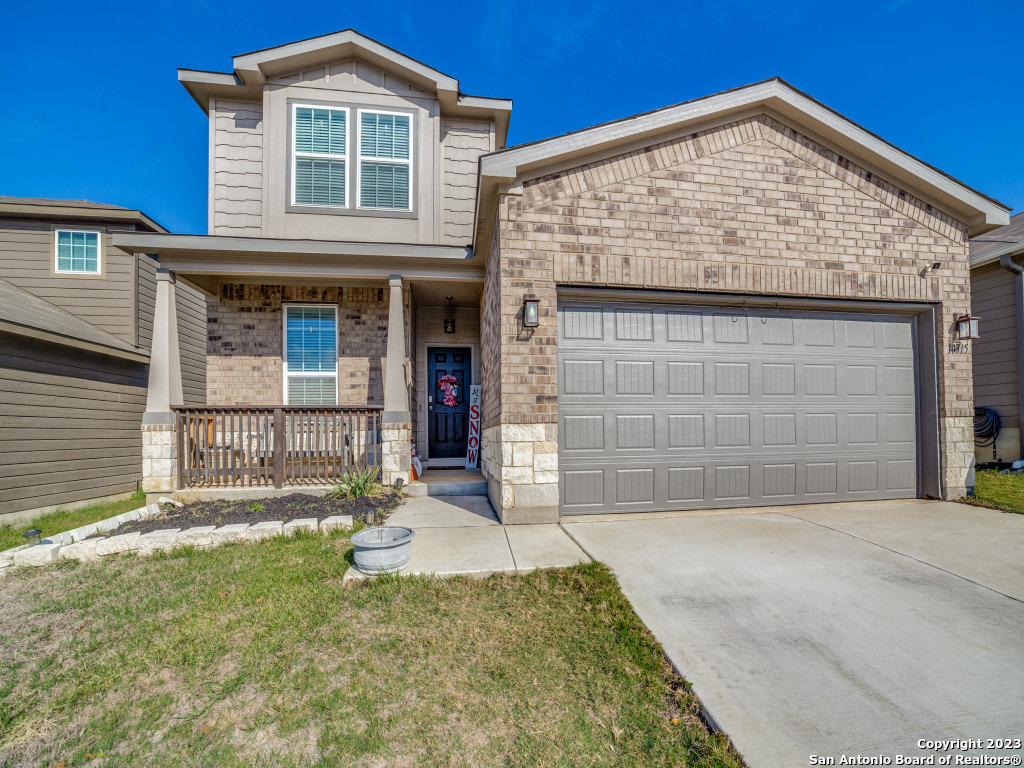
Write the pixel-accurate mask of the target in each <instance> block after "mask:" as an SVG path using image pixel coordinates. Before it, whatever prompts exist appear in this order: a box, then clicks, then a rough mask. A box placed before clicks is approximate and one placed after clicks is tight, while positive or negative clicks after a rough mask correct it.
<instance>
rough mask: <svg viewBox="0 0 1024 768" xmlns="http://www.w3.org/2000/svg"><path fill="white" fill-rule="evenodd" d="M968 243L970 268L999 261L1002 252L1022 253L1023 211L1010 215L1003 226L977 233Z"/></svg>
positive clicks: (1023, 246)
mask: <svg viewBox="0 0 1024 768" xmlns="http://www.w3.org/2000/svg"><path fill="white" fill-rule="evenodd" d="M970 245H971V268H972V269H973V268H975V267H983V266H985V265H986V264H991V263H992V262H994V261H999V257H1000V256H1002V255H1003V254H1010V255H1014V254H1017V253H1024V213H1018V214H1015V215H1014V216H1011V217H1010V223H1009V224H1007V225H1006V226H1005V227H1000V228H999V229H993V230H992V231H991V232H986V233H985V234H983V235H978V236H977V237H976V238H974V239H973V240H971V243H970Z"/></svg>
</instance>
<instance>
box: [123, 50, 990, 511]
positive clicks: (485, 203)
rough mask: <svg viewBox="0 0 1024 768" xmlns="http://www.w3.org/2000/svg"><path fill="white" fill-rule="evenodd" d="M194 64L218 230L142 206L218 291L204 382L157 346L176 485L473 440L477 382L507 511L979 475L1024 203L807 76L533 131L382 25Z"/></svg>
mask: <svg viewBox="0 0 1024 768" xmlns="http://www.w3.org/2000/svg"><path fill="white" fill-rule="evenodd" d="M179 79H180V80H181V82H182V84H183V85H184V86H185V88H186V89H187V90H188V91H189V93H190V94H191V95H192V96H193V98H194V99H195V100H196V102H197V103H198V104H199V106H200V107H201V108H202V109H203V111H204V113H206V115H207V116H208V118H209V126H210V127H209V135H210V148H209V158H210V168H209V173H210V201H209V223H210V234H209V235H207V236H192V235H170V234H162V233H125V234H121V235H117V236H116V237H115V243H117V244H118V245H119V246H120V247H122V248H124V249H126V250H132V251H137V252H146V253H155V254H158V255H159V258H160V261H161V264H162V265H163V266H164V267H165V268H166V269H167V271H168V272H167V277H168V280H167V281H166V283H165V285H168V286H169V285H170V284H171V280H172V279H176V280H178V281H179V283H181V282H184V283H187V284H189V285H192V286H194V287H196V288H198V289H200V290H202V291H204V292H205V293H206V295H207V297H208V302H209V303H208V307H209V324H210V325H209V327H210V333H209V341H208V350H207V351H208V371H209V374H208V385H207V395H206V400H207V403H206V404H207V406H208V407H207V408H205V409H177V410H175V409H174V408H173V406H175V405H176V404H177V400H176V397H175V395H174V392H173V389H174V384H173V381H174V377H175V375H176V374H175V371H176V370H177V362H176V359H175V354H174V350H173V349H171V348H167V349H164V348H161V349H160V350H157V349H156V348H154V366H153V369H152V370H153V374H154V377H153V378H152V379H151V384H150V387H151V395H152V392H153V391H158V392H159V393H164V394H162V395H161V398H162V399H161V398H153V397H151V403H152V406H153V407H151V409H150V411H151V412H150V413H147V415H146V421H147V426H146V427H145V429H146V430H147V431H146V438H145V440H146V442H147V444H148V445H150V446H151V450H153V451H156V450H159V451H161V452H163V454H162V455H165V456H167V457H169V459H170V460H166V461H160V462H159V463H153V462H151V463H149V464H148V465H147V468H146V473H147V477H146V480H145V483H146V487H147V488H148V489H149V490H150V491H153V492H158V491H168V490H172V489H174V488H176V487H178V486H180V485H188V486H193V485H207V486H210V485H213V486H216V485H218V484H235V485H238V484H241V485H269V484H275V485H285V484H288V483H290V482H310V481H316V480H317V479H319V478H322V477H323V476H325V475H330V474H331V473H332V472H335V471H336V470H337V469H338V467H339V466H341V467H345V466H348V465H349V462H355V463H359V462H361V461H362V462H373V461H377V460H380V461H381V462H382V465H383V471H384V478H385V480H387V481H389V482H390V481H392V480H395V479H397V478H407V477H408V472H409V462H410V457H409V440H410V437H412V438H414V439H415V441H416V446H417V449H418V453H419V455H420V456H421V457H422V458H424V459H425V460H426V462H427V465H428V466H429V467H430V468H431V469H433V468H435V467H439V466H451V465H453V464H455V465H464V464H465V459H464V457H465V456H466V454H467V435H470V437H471V433H470V432H469V430H470V427H468V426H467V419H468V413H469V411H468V398H467V394H469V393H467V390H468V389H469V387H467V386H466V385H467V384H468V385H475V384H479V385H481V387H482V413H483V423H482V471H483V474H484V476H485V478H486V480H487V483H488V486H489V489H490V497H491V499H492V501H493V503H494V506H495V507H496V509H497V510H498V513H499V515H500V516H501V519H502V520H503V521H504V522H508V523H522V522H537V521H553V520H557V519H558V517H559V516H560V515H568V514H586V513H603V512H624V511H630V512H633V511H653V510H667V509H692V508H704V507H731V506H747V505H764V504H791V503H800V502H811V501H840V500H854V499H888V498H901V497H915V496H920V495H930V496H942V497H945V498H955V497H958V496H959V495H961V494H962V493H963V492H964V485H965V479H966V473H967V469H968V465H969V463H970V460H971V457H972V455H973V444H972V442H971V425H972V396H971V371H970V352H969V348H968V347H966V345H962V346H959V347H956V346H951V343H950V342H952V341H953V333H954V330H953V329H954V318H955V317H956V316H957V315H958V314H961V313H965V312H967V311H968V310H969V309H970V295H969V273H968V252H967V240H968V238H969V237H971V236H974V235H978V234H981V233H984V232H986V231H989V230H991V229H993V228H995V227H997V226H1001V225H1004V224H1006V223H1007V221H1008V209H1007V208H1006V206H1004V205H1002V204H1000V203H998V202H996V201H994V200H992V199H991V198H988V197H986V196H985V195H982V194H980V193H978V192H975V191H974V190H972V189H970V188H968V187H966V186H965V185H964V184H962V183H960V182H958V181H956V180H955V179H952V178H951V177H949V176H947V175H945V174H943V173H941V172H940V171H938V170H936V169H934V168H932V167H930V166H928V165H926V164H924V163H922V162H921V161H919V160H917V159H915V158H913V157H911V156H910V155H908V154H907V153H905V152H902V151H901V150H899V149H897V148H896V147H893V146H892V145H891V144H888V143H887V142H885V141H883V140H882V139H880V138H878V137H877V136H875V135H873V134H871V133H869V132H867V131H866V130H864V129H862V128H860V127H858V126H857V125H855V124H854V123H852V122H850V121H849V120H847V119H846V118H844V117H842V116H841V115H839V114H837V113H835V112H833V111H832V110H830V109H828V108H827V107H825V106H823V105H822V104H820V103H818V102H816V101H814V100H813V99H811V98H810V97H808V96H807V95H805V94H803V93H801V92H800V91H797V90H796V89H794V88H793V87H792V86H790V85H788V84H787V83H785V82H783V81H781V80H778V79H773V80H768V81H765V82H761V83H756V84H754V85H750V86H745V87H742V88H737V89H735V90H732V91H728V92H725V93H721V94H717V95H714V96H709V97H707V98H702V99H697V100H695V101H690V102H686V103H684V104H679V105H676V106H672V107H666V108H664V109H659V110H656V111H654V112H650V113H647V114H643V115H636V116H633V117H629V118H626V119H623V120H619V121H615V122H612V123H607V124H604V125H598V126H594V127H591V128H585V129H582V130H579V131H576V132H574V133H570V134H566V135H563V136H557V137H554V138H551V139H546V140H543V141H538V142H533V143H531V144H526V145H522V146H519V147H513V148H509V149H506V148H505V146H504V145H505V138H506V134H507V128H508V121H509V116H510V112H511V102H509V101H504V100H500V99H491V98H482V97H476V96H467V95H465V94H463V93H461V91H460V89H459V83H458V81H457V80H455V79H453V78H452V77H450V76H448V75H445V74H443V73H441V72H438V71H437V70H434V69H431V68H430V67H428V66H426V65H424V64H422V63H420V62H418V61H415V60H413V59H411V58H409V57H408V56H405V55H403V54H401V53H398V52H397V51H394V50H392V49H390V48H387V47H386V46H383V45H381V44H380V43H377V42H375V41H373V40H370V39H369V38H366V37H364V36H362V35H360V34H358V33H356V32H354V31H352V30H346V31H343V32H338V33H333V34H329V35H324V36H322V37H318V38H313V39H311V40H304V41H301V42H297V43H291V44H288V45H282V46H278V47H276V48H269V49H266V50H262V51H256V52H253V53H247V54H242V55H239V56H236V57H234V60H233V71H232V72H229V73H214V72H199V71H194V70H180V71H179ZM196 160H197V162H200V159H199V158H197V159H196ZM935 262H938V263H939V266H938V268H934V269H929V270H925V267H926V266H930V265H932V264H933V263H935ZM161 302H163V303H161ZM157 303H158V307H167V308H170V309H173V295H172V293H171V292H170V291H169V290H165V291H164V293H163V294H158V297H157ZM158 316H165V315H164V313H163V312H162V311H158ZM166 316H167V317H170V316H172V315H170V314H167V315H166ZM158 355H159V359H160V361H161V362H160V365H159V366H158V365H157V364H156V361H157V359H158ZM374 408H379V409H381V410H373V409H374ZM367 409H369V410H367ZM346 419H348V421H345V420H346ZM380 428H382V431H380V432H378V429H380ZM378 443H379V453H377V452H376V451H377V445H378ZM157 446H160V447H159V449H157ZM339 446H343V447H342V448H339ZM339 451H340V453H339Z"/></svg>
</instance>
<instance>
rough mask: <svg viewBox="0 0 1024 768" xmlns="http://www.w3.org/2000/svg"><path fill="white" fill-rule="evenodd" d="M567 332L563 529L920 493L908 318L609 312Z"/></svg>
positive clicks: (578, 311)
mask: <svg viewBox="0 0 1024 768" xmlns="http://www.w3.org/2000/svg"><path fill="white" fill-rule="evenodd" d="M559 318H560V322H559V329H560V334H561V335H560V338H559V360H560V366H559V372H560V380H559V418H560V428H559V443H560V445H559V450H560V456H561V459H560V466H561V469H560V471H561V473H562V475H561V477H562V483H561V494H562V500H561V501H562V507H563V511H564V512H565V513H566V514H574V513H578V514H583V513H591V512H608V511H644V510H662V509H693V508H704V507H716V506H718V507H728V506H745V505H748V504H749V505H757V504H786V503H799V502H815V501H830V500H841V499H847V498H849V499H853V498H856V499H869V498H878V499H882V498H900V497H908V496H909V497H912V496H914V495H915V494H916V486H917V464H916V440H917V420H916V412H915V391H916V376H915V368H914V357H913V334H912V327H911V321H910V320H909V319H908V318H904V317H899V316H871V317H861V316H856V315H852V316H851V315H849V314H846V315H839V314H833V315H820V314H815V313H797V312H786V311H781V312H773V311H771V310H769V311H767V312H765V311H751V312H743V311H742V310H741V311H730V310H722V309H720V308H714V309H711V308H696V307H672V306H662V305H646V306H628V305H623V304H610V303H606V304H602V305H595V304H574V305H560V307H559ZM890 326H897V330H895V331H890V330H889V328H890ZM570 333H571V334H574V335H572V336H568V335H567V334H570Z"/></svg>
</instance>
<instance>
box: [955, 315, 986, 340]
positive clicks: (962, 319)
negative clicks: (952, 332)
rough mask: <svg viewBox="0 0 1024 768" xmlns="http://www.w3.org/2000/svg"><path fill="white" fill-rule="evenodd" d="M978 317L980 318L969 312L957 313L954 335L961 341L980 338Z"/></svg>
mask: <svg viewBox="0 0 1024 768" xmlns="http://www.w3.org/2000/svg"><path fill="white" fill-rule="evenodd" d="M980 319H981V318H978V317H974V316H973V315H971V314H966V315H957V316H956V337H957V338H958V339H960V340H961V341H967V340H968V339H978V338H981V336H980V335H979V334H978V320H980Z"/></svg>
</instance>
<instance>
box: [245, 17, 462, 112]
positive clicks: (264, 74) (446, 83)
mask: <svg viewBox="0 0 1024 768" xmlns="http://www.w3.org/2000/svg"><path fill="white" fill-rule="evenodd" d="M357 52H358V57H359V58H360V59H362V60H364V61H367V62H368V63H370V64H374V65H376V66H379V67H382V68H385V69H389V70H392V71H397V74H400V75H401V76H403V77H404V78H406V79H407V80H408V81H409V82H411V83H412V84H413V85H415V86H417V87H419V88H425V89H428V90H436V91H438V92H442V91H448V92H451V93H454V94H455V95H456V96H457V95H458V92H459V81H458V80H456V79H455V78H454V77H451V76H449V75H446V74H445V73H444V72H440V71H439V70H436V69H434V68H433V67H429V66H427V65H426V64H424V63H423V62H421V61H417V60H416V59H414V58H412V57H410V56H406V55H405V54H404V53H401V52H399V51H396V50H394V49H393V48H389V47H388V46H386V45H384V44H383V43H379V42H377V41H376V40H374V39H372V38H369V37H366V36H365V35H361V34H360V33H358V32H356V31H355V30H352V29H345V30H342V31H340V32H333V33H330V34H327V35H321V36H320V37H314V38H309V39H307V40H299V41H297V42H294V43H286V44H285V45H280V46H277V47H274V48H266V49H264V50H261V51H253V52H252V53H244V54H241V55H239V56H235V57H233V68H234V70H235V72H236V73H237V74H238V75H239V77H241V78H242V79H243V80H244V81H246V82H248V81H249V78H250V77H251V78H253V79H254V80H257V81H259V82H260V84H261V85H262V83H263V82H265V81H266V79H267V78H268V77H273V76H274V75H278V74H283V73H285V72H294V71H297V70H300V69H303V68H305V67H307V66H308V67H314V66H317V65H318V64H324V63H327V62H331V61H339V60H342V59H345V58H350V57H353V56H356V54H357Z"/></svg>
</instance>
